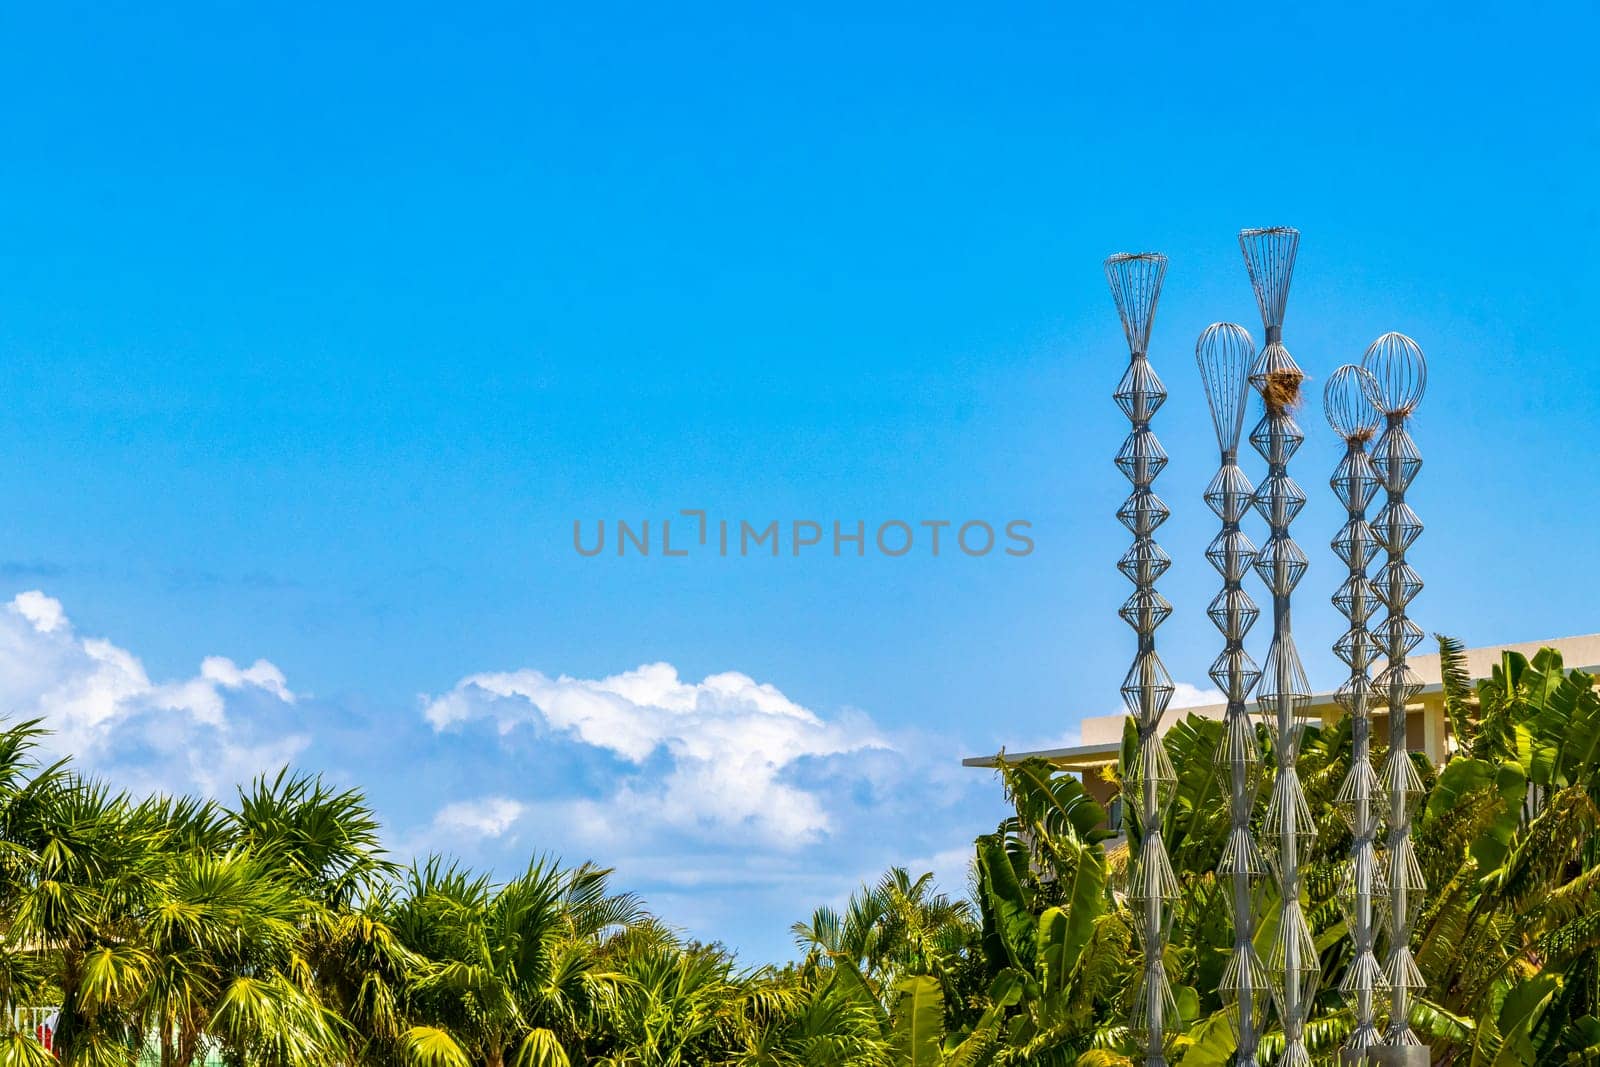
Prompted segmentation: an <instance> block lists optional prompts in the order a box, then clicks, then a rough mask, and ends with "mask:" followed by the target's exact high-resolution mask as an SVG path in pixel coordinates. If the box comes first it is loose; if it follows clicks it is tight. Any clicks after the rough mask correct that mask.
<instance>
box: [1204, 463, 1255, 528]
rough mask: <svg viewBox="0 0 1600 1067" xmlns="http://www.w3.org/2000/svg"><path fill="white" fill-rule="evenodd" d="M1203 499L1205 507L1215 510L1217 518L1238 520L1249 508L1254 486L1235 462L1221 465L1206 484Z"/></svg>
mask: <svg viewBox="0 0 1600 1067" xmlns="http://www.w3.org/2000/svg"><path fill="white" fill-rule="evenodd" d="M1205 499H1206V507H1208V508H1210V509H1211V510H1212V511H1213V512H1215V513H1216V516H1217V518H1219V519H1221V520H1222V521H1223V522H1238V521H1239V520H1240V519H1243V518H1244V516H1245V513H1246V512H1247V511H1249V510H1250V504H1251V502H1252V501H1253V500H1254V499H1255V487H1254V486H1252V485H1251V484H1250V479H1249V478H1246V477H1245V476H1244V471H1242V470H1240V469H1239V467H1238V465H1237V464H1233V463H1229V464H1226V465H1224V466H1223V467H1221V468H1220V469H1219V470H1218V471H1217V473H1216V476H1215V477H1213V478H1212V479H1211V484H1210V485H1208V486H1206V496H1205Z"/></svg>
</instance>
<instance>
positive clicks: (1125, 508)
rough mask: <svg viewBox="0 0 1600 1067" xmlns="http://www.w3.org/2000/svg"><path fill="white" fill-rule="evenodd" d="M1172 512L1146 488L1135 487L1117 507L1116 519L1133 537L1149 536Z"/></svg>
mask: <svg viewBox="0 0 1600 1067" xmlns="http://www.w3.org/2000/svg"><path fill="white" fill-rule="evenodd" d="M1170 514H1172V512H1171V511H1170V510H1168V508H1167V505H1166V504H1164V503H1162V501H1161V498H1160V497H1158V496H1156V495H1155V494H1154V493H1152V492H1151V491H1150V490H1148V489H1135V490H1134V491H1133V493H1132V495H1130V496H1129V497H1128V499H1126V500H1124V501H1123V502H1122V506H1121V507H1120V508H1118V509H1117V521H1118V522H1120V523H1122V525H1124V526H1126V527H1127V528H1128V532H1129V533H1131V534H1133V535H1134V536H1135V537H1149V536H1150V535H1151V534H1153V533H1155V532H1156V530H1157V528H1158V527H1160V525H1161V524H1162V523H1164V522H1166V521H1167V516H1168V515H1170Z"/></svg>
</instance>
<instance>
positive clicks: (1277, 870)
mask: <svg viewBox="0 0 1600 1067" xmlns="http://www.w3.org/2000/svg"><path fill="white" fill-rule="evenodd" d="M1261 832H1262V841H1261V854H1262V855H1263V856H1265V857H1266V860H1267V864H1268V865H1269V866H1270V867H1271V868H1272V871H1273V875H1274V877H1276V878H1277V879H1278V880H1279V881H1280V883H1281V881H1282V880H1283V877H1284V875H1285V874H1286V873H1287V871H1288V865H1287V864H1286V861H1287V860H1289V859H1290V858H1291V857H1290V856H1289V855H1288V854H1287V850H1288V849H1289V848H1291V847H1292V848H1293V849H1294V855H1293V857H1292V858H1293V860H1294V863H1293V866H1294V867H1296V868H1298V867H1299V866H1300V864H1302V863H1303V862H1305V858H1306V853H1307V851H1308V850H1309V849H1310V847H1311V843H1312V842H1313V841H1314V840H1316V837H1317V824H1316V822H1315V820H1313V819H1312V818H1311V809H1310V807H1308V806H1307V805H1306V795H1305V791H1304V790H1302V789H1301V788H1300V776H1299V775H1298V774H1297V773H1296V772H1295V770H1294V768H1293V767H1280V768H1279V770H1278V775H1277V777H1276V778H1275V779H1273V782H1272V796H1271V799H1269V800H1268V801H1267V815H1266V820H1265V821H1264V822H1263V823H1262V831H1261Z"/></svg>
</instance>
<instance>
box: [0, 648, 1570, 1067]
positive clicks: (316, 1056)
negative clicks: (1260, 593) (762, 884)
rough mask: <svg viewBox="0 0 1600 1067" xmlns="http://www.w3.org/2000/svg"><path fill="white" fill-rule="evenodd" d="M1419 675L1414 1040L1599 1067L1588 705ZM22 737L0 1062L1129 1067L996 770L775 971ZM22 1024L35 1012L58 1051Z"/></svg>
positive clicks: (1328, 864)
mask: <svg viewBox="0 0 1600 1067" xmlns="http://www.w3.org/2000/svg"><path fill="white" fill-rule="evenodd" d="M1441 651H1442V653H1443V656H1442V660H1443V663H1444V668H1445V669H1444V678H1445V686H1444V688H1445V701H1446V710H1447V714H1448V717H1449V721H1450V729H1451V734H1452V744H1453V747H1454V754H1453V757H1452V758H1451V759H1450V760H1449V761H1448V762H1447V763H1446V765H1445V766H1444V767H1443V768H1442V769H1436V768H1434V767H1432V766H1429V765H1427V764H1426V761H1424V760H1422V759H1421V758H1420V757H1418V771H1419V773H1421V774H1422V776H1423V780H1424V782H1425V785H1426V786H1427V790H1428V793H1427V796H1426V799H1425V801H1424V803H1423V805H1422V807H1421V809H1420V810H1419V814H1418V818H1417V828H1416V843H1417V849H1418V855H1419V859H1420V861H1421V863H1422V866H1423V869H1424V873H1425V875H1426V877H1427V880H1428V883H1429V885H1430V886H1431V887H1432V890H1431V892H1430V893H1429V895H1428V899H1427V904H1426V906H1425V908H1424V910H1423V912H1422V915H1421V917H1420V919H1419V921H1418V922H1417V924H1416V932H1415V944H1414V945H1413V949H1414V951H1415V954H1416V957H1417V960H1418V962H1419V963H1420V964H1421V966H1422V968H1423V971H1424V973H1425V974H1426V976H1427V977H1428V979H1429V981H1430V983H1431V984H1430V988H1429V989H1428V990H1427V991H1426V993H1425V995H1424V996H1422V997H1420V998H1418V1000H1417V1002H1416V1006H1415V1011H1414V1014H1413V1018H1412V1020H1411V1022H1412V1026H1413V1027H1414V1028H1415V1029H1416V1030H1417V1032H1418V1033H1419V1034H1421V1035H1423V1036H1424V1037H1425V1039H1426V1040H1427V1041H1428V1042H1429V1043H1430V1044H1431V1045H1432V1046H1433V1048H1434V1052H1435V1056H1436V1062H1441V1063H1446V1064H1461V1065H1469V1064H1470V1065H1474V1067H1476V1065H1505V1064H1524V1063H1527V1064H1534V1063H1538V1064H1545V1063H1552V1064H1555V1063H1574V1064H1576V1063H1597V1062H1600V897H1597V894H1600V855H1597V852H1600V845H1597V844H1596V842H1597V841H1600V832H1597V830H1600V807H1597V804H1600V696H1597V695H1596V692H1595V690H1594V688H1593V685H1594V679H1593V678H1591V677H1589V676H1588V675H1586V674H1584V673H1582V672H1580V671H1567V670H1564V669H1563V665H1562V663H1561V661H1560V658H1559V657H1558V656H1557V655H1555V654H1554V653H1553V652H1549V651H1545V652H1542V653H1540V654H1539V655H1537V656H1535V657H1534V658H1533V659H1532V660H1531V661H1530V660H1528V659H1525V658H1523V657H1521V656H1518V655H1515V654H1510V653H1508V654H1506V655H1505V656H1504V657H1503V659H1502V661H1501V663H1500V664H1499V665H1498V666H1497V667H1495V669H1494V671H1493V675H1492V677H1490V678H1488V679H1485V680H1483V681H1480V682H1478V683H1477V684H1476V685H1473V684H1471V683H1470V682H1469V681H1468V678H1467V673H1466V670H1465V667H1464V663H1463V661H1462V654H1461V649H1460V646H1459V645H1458V644H1457V643H1455V642H1453V641H1451V640H1449V639H1441ZM1218 730H1219V725H1218V724H1217V723H1215V722H1212V721H1209V720H1205V719H1201V718H1198V717H1192V716H1191V717H1188V718H1185V719H1183V720H1180V721H1178V722H1176V723H1174V724H1173V726H1172V728H1171V730H1170V731H1169V732H1168V734H1167V735H1166V738H1165V743H1166V746H1167V749H1168V753H1169V755H1170V756H1171V758H1172V763H1173V766H1174V768H1175V769H1176V771H1177V775H1178V782H1177V786H1176V802H1175V803H1174V804H1173V805H1172V807H1171V809H1170V811H1169V813H1168V815H1167V816H1166V823H1165V825H1164V827H1163V831H1164V834H1165V836H1166V840H1167V842H1168V848H1169V851H1170V854H1171V856H1172V861H1173V866H1174V869H1175V872H1176V874H1177V877H1178V881H1179V884H1180V887H1181V896H1180V898H1179V900H1178V903H1177V906H1176V908H1175V909H1174V918H1173V929H1172V938H1171V946H1170V948H1169V950H1168V953H1167V957H1166V961H1165V962H1166V966H1167V968H1168V970H1169V973H1170V974H1171V976H1172V980H1173V985H1174V988H1175V990H1176V992H1177V1003H1178V1010H1179V1015H1180V1018H1181V1023H1182V1025H1181V1027H1180V1028H1179V1032H1178V1033H1177V1035H1176V1036H1175V1038H1174V1045H1173V1050H1172V1056H1173V1061H1174V1062H1175V1063H1178V1064H1182V1065H1187V1067H1208V1065H1221V1064H1226V1063H1227V1062H1229V1057H1230V1056H1231V1054H1232V1051H1233V1043H1232V1036H1231V1034H1230V1032H1229V1029H1228V1027H1227V1025H1226V1021H1225V1018H1224V1016H1223V1014H1222V1011H1221V1004H1220V1002H1219V1001H1218V999H1217V993H1216V989H1217V985H1218V979H1219V977H1220V975H1221V972H1222V969H1223V967H1224V966H1225V965H1226V963H1227V959H1228V952H1229V947H1230V944H1231V936H1230V932H1229V922H1228V912H1227V910H1226V908H1225V907H1224V906H1223V900H1222V898H1221V896H1220V895H1219V891H1218V886H1217V883H1216V879H1215V877H1214V876H1213V874H1212V869H1213V867H1214V866H1215V865H1216V861H1217V858H1218V856H1219V854H1220V851H1221V849H1222V846H1223V843H1224V837H1225V835H1226V831H1227V824H1226V817H1227V816H1226V811H1225V805H1224V804H1223V803H1221V797H1220V796H1219V793H1218V789H1219V782H1218V779H1217V777H1216V775H1215V773H1214V770H1213V766H1212V752H1213V750H1214V748H1215V746H1216V741H1217V733H1218ZM39 737H40V731H39V727H38V724H37V723H21V724H16V725H12V726H10V727H8V728H4V729H0V999H3V1001H4V1005H5V1006H6V1009H7V1010H6V1011H5V1013H4V1016H3V1017H0V1067H12V1065H16V1067H22V1065H40V1067H42V1065H45V1064H50V1063H53V1062H56V1058H57V1057H59V1060H60V1061H61V1062H64V1063H68V1064H75V1065H76V1064H81V1065H85V1067H101V1065H105V1067H113V1065H120V1067H133V1065H135V1064H148V1065H151V1067H192V1065H196V1064H200V1063H202V1062H207V1063H215V1062H221V1063H226V1064H233V1065H240V1067H244V1065H251V1067H255V1065H260V1067H305V1065H312V1064H315V1065H347V1067H364V1065H374V1067H375V1065H390V1064H393V1065H417V1067H568V1065H579V1064H592V1065H600V1067H625V1065H626V1067H680V1065H681V1067H691V1065H724V1067H735V1065H737V1067H758V1065H759V1067H846V1065H862V1067H902V1065H903V1067H936V1065H937V1067H983V1065H993V1067H1006V1065H1014V1064H1042V1065H1051V1064H1085V1065H1092V1064H1121V1063H1132V1062H1134V1060H1133V1059H1132V1056H1133V1050H1132V1046H1131V1044H1130V1042H1129V1040H1128V1036H1127V1034H1126V1032H1125V1030H1124V1027H1123V1021H1124V1020H1125V1019H1126V1018H1127V1015H1128V1008H1129V999H1130V997H1131V996H1132V992H1133V987H1134V981H1135V977H1136V975H1137V974H1138V972H1139V970H1140V968H1141V966H1142V961H1141V959H1140V947H1139V944H1138V941H1137V939H1136V938H1135V937H1134V936H1133V925H1132V921H1131V915H1130V913H1129V911H1128V908H1127V905H1126V900H1125V892H1124V889H1125V887H1124V884H1123V883H1124V881H1125V877H1126V869H1127V857H1128V847H1127V843H1126V842H1125V841H1123V840H1122V839H1120V838H1114V837H1113V836H1112V835H1111V833H1110V831H1108V830H1107V829H1106V812H1105V811H1104V810H1103V809H1102V808H1101V807H1100V805H1099V804H1097V803H1096V802H1095V801H1094V800H1093V799H1092V798H1091V797H1090V795H1089V793H1088V792H1087V791H1086V790H1085V787H1084V785H1083V784H1082V783H1081V782H1079V781H1078V780H1077V779H1076V778H1073V777H1071V776H1069V775H1064V774H1060V773H1056V772H1054V771H1052V769H1051V768H1050V767H1049V766H1048V765H1046V764H1044V763H1040V762H1021V763H1012V764H1005V765H1003V766H1002V768H1001V777H1002V782H1003V786H1004V788H1005V790H1006V793H1007V796H1008V798H1009V800H1010V802H1011V805H1012V807H1013V809H1014V814H1013V815H1012V816H1011V817H1009V818H1007V819H1006V820H1005V821H1004V822H1003V823H1002V824H1001V825H1000V826H999V827H997V828H996V830H995V832H993V833H991V834H986V835H984V836H982V837H980V838H978V840H977V842H976V844H975V848H974V853H973V859H972V864H971V879H970V885H968V886H966V887H963V888H964V889H965V892H964V893H961V894H957V895H949V894H947V893H946V892H941V891H940V890H939V889H938V888H937V887H936V886H934V884H933V880H932V877H931V876H930V875H926V874H922V875H918V874H915V873H913V872H910V871H907V870H904V869H899V868H897V869H894V870H891V871H889V872H888V873H887V874H885V875H884V876H883V877H882V878H881V879H880V880H878V881H877V882H875V883H873V884H871V885H868V886H864V887H862V888H861V889H860V890H859V891H858V892H857V893H856V894H855V895H854V896H852V897H851V898H850V900H849V902H848V903H847V904H846V905H845V906H844V907H843V908H842V909H838V910H836V909H832V908H819V909H818V910H817V911H816V912H814V913H813V914H812V916H811V917H810V918H809V919H808V920H806V921H803V922H800V923H796V924H795V926H794V928H793V933H794V938H795V944H796V953H797V954H796V959H795V960H794V961H792V962H790V963H787V964H784V965H781V966H769V967H760V968H754V969H750V968H742V967H741V966H740V965H739V964H738V963H737V962H736V961H735V960H734V959H733V958H732V957H731V956H730V955H729V954H728V953H727V952H726V951H724V950H722V949H721V948H720V947H718V946H715V945H703V944H696V943H692V942H688V941H685V940H684V939H683V938H682V937H681V936H680V935H678V934H676V933H675V932H674V931H673V930H672V929H671V928H670V927H668V926H667V925H666V924H664V923H663V922H662V921H661V920H660V919H658V918H656V917H655V916H653V915H651V914H650V913H649V912H648V911H646V909H645V907H644V905H643V903H642V902H641V901H640V900H639V899H638V898H637V897H635V896H633V895H632V894H629V893H626V892H622V891H619V890H618V889H616V888H615V887H614V886H613V885H612V881H611V877H610V872H608V871H606V870H603V869H600V868H596V867H594V866H590V865H579V866H576V867H569V866H564V865H562V864H560V863H558V862H557V861H555V860H553V859H551V858H549V857H537V858H535V859H534V860H533V861H532V862H531V863H529V865H528V866H527V867H526V869H524V870H522V871H521V872H520V873H517V874H516V875H515V876H514V877H511V878H509V879H507V880H504V881H495V880H493V879H491V878H490V877H488V876H486V875H483V874H481V873H477V872H474V871H470V870H467V869H465V868H463V867H460V866H457V865H453V864H451V863H448V862H446V861H444V860H442V859H439V858H427V859H423V860H420V861H418V862H417V863H416V864H414V865H413V866H411V867H409V868H404V869H402V868H399V867H397V866H395V865H394V864H393V863H392V862H391V861H390V860H389V859H388V858H387V857H386V856H385V854H384V852H383V850H382V849H381V847H380V845H379V827H378V824H377V821H376V819H375V818H374V817H373V814H372V812H371V811H370V809H369V808H368V806H367V804H366V802H365V800H364V799H363V797H362V796H361V795H360V794H359V793H356V792H353V791H339V790H335V789H333V788H330V787H329V786H327V785H326V784H325V783H324V782H322V781H321V780H320V779H318V778H316V777H311V776H304V775H295V774H292V773H289V772H284V773H281V774H279V775H277V776H273V777H267V778H263V779H260V780H258V781H255V782H252V783H250V784H248V785H247V786H245V787H244V788H242V789H241V790H240V791H239V793H238V795H237V797H236V798H235V800H234V802H233V803H231V804H228V805H221V804H217V803H213V802H209V801H200V800H193V799H187V798H179V799H174V798H167V797H155V798H147V799H139V798H135V797H130V796H127V795H123V794H121V793H118V792H115V791H114V790H112V789H110V788H108V787H107V786H105V785H104V784H102V783H100V782H97V781H94V780H90V779H86V778H83V777H80V776H79V775H77V774H75V773H74V772H73V770H72V768H71V766H70V765H69V764H65V763H63V764H55V765H49V766H42V765H40V764H38V763H37V762H36V761H35V759H34V758H33V757H34V752H35V746H36V744H37V742H38V740H39ZM1262 740H1263V743H1264V744H1265V743H1268V741H1269V740H1270V739H1269V738H1268V736H1267V734H1266V733H1265V731H1263V733H1262ZM1348 748H1349V737H1348V725H1346V724H1338V725H1334V726H1332V727H1330V728H1328V729H1326V730H1312V731H1310V733H1309V735H1308V736H1307V738H1306V740H1305V742H1304V745H1303V750H1302V757H1301V759H1302V772H1301V773H1302V779H1303V781H1304V784H1305V788H1306V792H1307V794H1308V799H1309V801H1310V803H1311V806H1312V810H1313V812H1314V813H1315V814H1316V816H1317V818H1318V822H1319V826H1320V829H1321V831H1322V832H1321V835H1320V837H1319V838H1318V840H1317V843H1316V846H1315V850H1314V852H1313V853H1312V855H1311V861H1310V868H1309V875H1308V877H1307V878H1306V879H1305V883H1306V893H1307V897H1306V900H1305V902H1304V903H1305V908H1306V912H1307V914H1308V915H1309V916H1310V917H1311V919H1312V922H1313V926H1314V932H1315V934H1316V938H1317V944H1318V946H1319V949H1320V951H1321V953H1322V963H1323V968H1324V973H1325V975H1327V980H1326V981H1325V983H1324V989H1323V992H1322V993H1321V994H1320V995H1319V996H1318V998H1317V1000H1316V1004H1315V1011H1314V1014H1313V1019H1312V1022H1311V1025H1310V1027H1309V1029H1308V1033H1309V1035H1310V1038H1311V1043H1312V1045H1313V1049H1314V1052H1315V1053H1316V1055H1317V1056H1318V1058H1319V1059H1320V1060H1321V1061H1323V1062H1326V1063H1329V1064H1332V1063H1335V1062H1337V1049H1338V1046H1339V1043H1340V1042H1341V1041H1342V1040H1343V1038H1344V1037H1345V1035H1346V1034H1347V1033H1348V1032H1349V1029H1350V1027H1351V1020H1350V1017H1349V1015H1348V1013H1347V1011H1346V1010H1345V1008H1344V1005H1343V1004H1342V1003H1341V1001H1340V998H1339V996H1338V994H1337V992H1336V986H1337V983H1338V978H1339V975H1340V974H1341V973H1342V970H1343V968H1344V967H1345V966H1346V965H1347V964H1348V962H1349V956H1350V951H1349V941H1348V938H1347V937H1346V936H1345V929H1344V926H1343V919H1342V917H1341V914H1340V911H1339V909H1338V907H1337V906H1336V905H1335V901H1334V886H1335V882H1336V878H1335V871H1336V868H1337V865H1338V862H1339V860H1340V858H1341V857H1342V856H1343V854H1344V851H1345V849H1346V848H1347V846H1348V844H1349V836H1348V831H1347V830H1346V829H1345V828H1344V824H1343V822H1342V821H1341V820H1340V819H1338V818H1337V817H1336V816H1335V815H1334V808H1333V805H1332V799H1333V796H1334V793H1335V792H1336V790H1337V789H1338V785H1339V783H1340V781H1341V780H1342V779H1343V777H1344V773H1345V769H1346V767H1345V760H1346V753H1347V752H1348ZM1264 803H1265V801H1264V799H1263V801H1262V804H1263V806H1264ZM1258 814H1259V813H1258ZM1263 892H1269V890H1263ZM1261 903H1262V904H1263V906H1265V905H1268V904H1270V901H1269V900H1266V899H1263V901H1262V902H1261ZM1263 910H1264V911H1269V910H1270V909H1267V908H1265V907H1264V908H1263ZM1270 936H1271V930H1270V929H1264V930H1262V931H1261V938H1262V940H1263V942H1265V941H1266V940H1267V939H1268V938H1270ZM1262 947H1263V954H1265V951H1264V950H1265V944H1263V946H1262ZM28 1005H59V1016H58V1019H57V1030H56V1033H55V1038H54V1049H53V1052H52V1051H46V1049H45V1048H44V1047H43V1045H42V1044H41V1043H40V1041H39V1040H38V1038H37V1033H36V1031H35V1029H34V1027H33V1021H32V1020H31V1019H30V1018H28V1017H27V1015H26V1013H25V1012H22V1011H19V1009H21V1008H23V1007H25V1006H28ZM1272 1047H1273V1045H1272V1038H1271V1037H1270V1036H1269V1038H1268V1041H1267V1051H1268V1053H1269V1055H1270V1053H1271V1051H1272Z"/></svg>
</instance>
